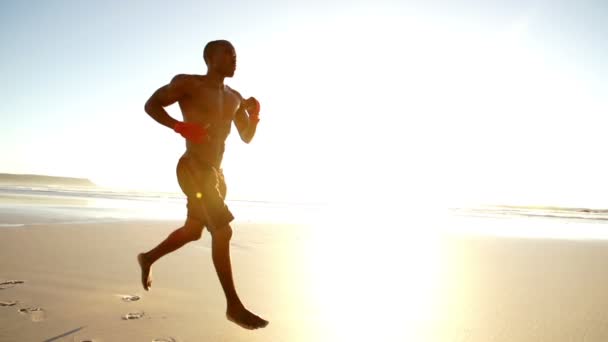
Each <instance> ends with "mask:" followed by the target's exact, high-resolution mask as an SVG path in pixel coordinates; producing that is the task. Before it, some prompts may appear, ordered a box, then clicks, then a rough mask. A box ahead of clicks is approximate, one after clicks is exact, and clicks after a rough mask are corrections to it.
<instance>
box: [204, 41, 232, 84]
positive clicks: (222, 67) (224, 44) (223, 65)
mask: <svg viewBox="0 0 608 342" xmlns="http://www.w3.org/2000/svg"><path fill="white" fill-rule="evenodd" d="M203 58H204V59H205V63H206V64H207V68H208V69H209V71H212V72H216V73H218V74H220V75H222V76H224V77H232V76H234V71H235V70H236V51H235V50H234V46H232V44H231V43H230V42H229V41H227V40H214V41H210V42H209V43H207V45H205V50H204V52H203Z"/></svg>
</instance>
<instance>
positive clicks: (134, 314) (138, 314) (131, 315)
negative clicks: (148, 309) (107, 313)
mask: <svg viewBox="0 0 608 342" xmlns="http://www.w3.org/2000/svg"><path fill="white" fill-rule="evenodd" d="M142 317H144V312H143V311H140V312H129V313H128V314H126V315H124V316H122V319H124V320H130V319H140V318H142Z"/></svg>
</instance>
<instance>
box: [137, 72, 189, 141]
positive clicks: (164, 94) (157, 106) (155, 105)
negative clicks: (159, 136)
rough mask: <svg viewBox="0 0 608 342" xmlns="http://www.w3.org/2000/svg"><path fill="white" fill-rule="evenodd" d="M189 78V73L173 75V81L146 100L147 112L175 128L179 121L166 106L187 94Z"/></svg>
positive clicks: (159, 121)
mask: <svg viewBox="0 0 608 342" xmlns="http://www.w3.org/2000/svg"><path fill="white" fill-rule="evenodd" d="M188 78H189V77H188V75H177V76H175V77H173V79H172V80H171V83H169V84H167V85H165V86H163V87H160V88H159V89H158V90H157V91H155V92H154V94H152V96H150V98H149V99H148V101H146V105H145V106H144V110H145V111H146V113H148V115H150V116H151V117H152V118H153V119H154V120H156V121H157V122H158V123H160V124H161V125H164V126H167V127H169V128H171V129H173V128H174V127H175V124H176V123H177V122H178V121H177V120H175V119H174V118H172V117H171V116H170V115H169V114H168V113H167V111H166V110H165V108H164V107H167V106H170V105H172V104H174V103H175V102H177V101H179V100H180V99H182V98H183V97H184V96H186V95H187V81H188Z"/></svg>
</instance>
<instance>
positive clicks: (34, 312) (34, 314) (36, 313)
mask: <svg viewBox="0 0 608 342" xmlns="http://www.w3.org/2000/svg"><path fill="white" fill-rule="evenodd" d="M18 311H19V313H20V314H22V315H28V316H29V317H30V320H32V322H40V321H44V320H45V319H46V311H44V309H43V308H38V307H30V308H22V309H19V310H18Z"/></svg>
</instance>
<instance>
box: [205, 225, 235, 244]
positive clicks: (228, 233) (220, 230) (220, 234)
mask: <svg viewBox="0 0 608 342" xmlns="http://www.w3.org/2000/svg"><path fill="white" fill-rule="evenodd" d="M209 231H210V232H211V236H212V237H213V239H214V240H228V241H230V238H232V227H230V225H229V224H226V225H224V226H220V227H215V228H214V229H213V230H211V229H210V230H209Z"/></svg>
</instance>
